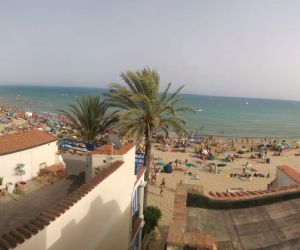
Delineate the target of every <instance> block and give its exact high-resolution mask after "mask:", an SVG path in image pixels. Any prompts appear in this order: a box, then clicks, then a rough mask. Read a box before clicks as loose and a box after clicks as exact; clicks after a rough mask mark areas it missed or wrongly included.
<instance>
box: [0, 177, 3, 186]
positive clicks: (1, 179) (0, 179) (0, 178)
mask: <svg viewBox="0 0 300 250" xmlns="http://www.w3.org/2000/svg"><path fill="white" fill-rule="evenodd" d="M2 184H3V177H0V186H1V185H2Z"/></svg>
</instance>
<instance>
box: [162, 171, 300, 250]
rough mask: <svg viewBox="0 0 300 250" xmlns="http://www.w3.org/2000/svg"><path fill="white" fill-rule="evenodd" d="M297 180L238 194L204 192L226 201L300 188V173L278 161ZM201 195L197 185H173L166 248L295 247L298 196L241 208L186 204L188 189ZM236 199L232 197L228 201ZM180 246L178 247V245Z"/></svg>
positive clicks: (299, 242) (299, 240) (299, 233)
mask: <svg viewBox="0 0 300 250" xmlns="http://www.w3.org/2000/svg"><path fill="white" fill-rule="evenodd" d="M280 168H281V170H282V171H283V172H285V173H286V174H287V175H288V176H290V177H291V178H292V179H293V180H294V181H295V182H296V183H297V184H295V185H290V186H286V187H278V188H275V189H272V190H271V192H265V190H264V191H257V192H252V193H249V192H240V194H239V195H234V196H232V195H229V194H228V193H222V194H219V195H217V194H214V193H210V194H208V198H209V199H211V200H212V201H213V200H215V201H223V202H225V203H232V202H241V201H246V200H248V201H258V200H264V199H268V197H273V196H282V197H286V196H287V195H291V194H299V191H300V183H299V182H300V174H299V173H298V172H296V171H294V170H291V168H289V167H288V166H281V167H280ZM190 192H192V193H193V194H197V193H198V194H199V195H202V196H203V188H202V187H201V186H198V185H186V184H181V185H180V184H179V185H177V189H176V194H175V199H174V213H173V219H172V222H171V224H170V229H169V233H168V238H167V244H168V248H167V249H168V250H169V249H170V250H173V249H183V248H184V247H187V246H188V247H191V248H192V249H196V248H197V249H198V248H200V249H208V250H216V249H218V250H223V249H224V250H225V249H227V250H232V249H237V250H246V249H261V250H262V249H265V250H267V249H268V250H279V249H287V250H288V249H290V250H297V249H300V198H298V197H299V195H297V196H290V197H297V198H294V199H292V198H289V199H288V200H286V201H281V202H277V203H272V204H269V205H263V206H255V203H253V202H252V206H251V207H247V208H242V209H218V210H215V209H208V208H203V207H201V205H200V204H201V203H199V204H198V205H199V206H200V207H187V205H186V202H187V196H188V195H187V194H188V193H190ZM232 204H235V203H232ZM178 247H179V248H178Z"/></svg>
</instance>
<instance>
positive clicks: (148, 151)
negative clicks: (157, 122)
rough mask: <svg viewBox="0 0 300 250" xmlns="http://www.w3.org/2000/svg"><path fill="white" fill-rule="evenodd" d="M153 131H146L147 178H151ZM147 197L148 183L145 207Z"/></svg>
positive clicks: (145, 201) (146, 193)
mask: <svg viewBox="0 0 300 250" xmlns="http://www.w3.org/2000/svg"><path fill="white" fill-rule="evenodd" d="M151 139H152V136H151V132H149V131H147V132H146V146H145V167H146V172H145V180H146V181H148V180H149V172H150V164H151ZM147 197H148V185H146V186H145V192H144V207H146V206H147Z"/></svg>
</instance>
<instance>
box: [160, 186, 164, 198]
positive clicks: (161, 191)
mask: <svg viewBox="0 0 300 250" xmlns="http://www.w3.org/2000/svg"><path fill="white" fill-rule="evenodd" d="M163 192H164V188H163V186H162V185H160V191H159V194H160V197H163Z"/></svg>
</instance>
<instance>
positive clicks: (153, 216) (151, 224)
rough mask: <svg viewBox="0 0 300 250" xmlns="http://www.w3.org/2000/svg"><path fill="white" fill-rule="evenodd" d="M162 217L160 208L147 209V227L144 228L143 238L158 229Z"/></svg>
mask: <svg viewBox="0 0 300 250" xmlns="http://www.w3.org/2000/svg"><path fill="white" fill-rule="evenodd" d="M161 215H162V214H161V211H160V209H159V208H158V207H153V206H148V207H146V209H145V210H144V219H145V225H144V228H143V236H144V235H146V234H149V233H151V232H152V231H153V230H154V229H155V228H156V227H157V224H158V221H159V220H160V218H161Z"/></svg>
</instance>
